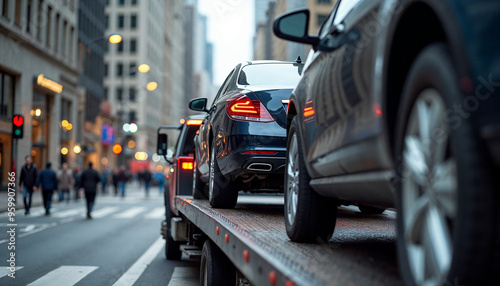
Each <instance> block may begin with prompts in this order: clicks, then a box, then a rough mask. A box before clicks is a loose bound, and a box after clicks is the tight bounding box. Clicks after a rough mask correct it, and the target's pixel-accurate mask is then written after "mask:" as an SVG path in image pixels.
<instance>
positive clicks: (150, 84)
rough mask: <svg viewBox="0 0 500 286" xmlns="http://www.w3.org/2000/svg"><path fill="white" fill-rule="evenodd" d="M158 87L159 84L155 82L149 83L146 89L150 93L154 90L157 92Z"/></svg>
mask: <svg viewBox="0 0 500 286" xmlns="http://www.w3.org/2000/svg"><path fill="white" fill-rule="evenodd" d="M157 87H158V84H157V83H156V82H154V81H152V82H149V83H148V84H147V85H146V89H147V90H148V91H153V90H155V89H156V88H157Z"/></svg>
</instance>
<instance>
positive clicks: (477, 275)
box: [274, 0, 500, 285]
mask: <svg viewBox="0 0 500 286" xmlns="http://www.w3.org/2000/svg"><path fill="white" fill-rule="evenodd" d="M308 23H309V11H308V10H297V11H293V12H290V13H288V14H285V15H282V16H280V17H278V18H277V19H276V20H275V22H274V31H275V34H276V35H277V36H278V37H281V38H283V39H288V40H291V41H295V42H300V43H306V44H310V45H312V48H313V49H312V51H311V52H310V54H309V57H308V59H307V60H306V63H305V66H304V73H303V77H302V79H301V81H300V83H299V84H298V86H297V87H296V89H295V90H294V92H293V93H292V95H291V97H290V102H289V106H288V115H287V134H288V143H287V144H288V147H287V168H286V169H287V174H286V175H285V224H286V230H287V234H288V236H289V237H290V238H291V239H292V240H294V241H328V239H329V237H331V235H332V233H333V231H334V228H335V221H336V206H337V205H338V204H339V203H351V204H358V205H361V206H363V207H364V208H365V210H368V211H370V209H371V210H372V211H373V212H376V211H377V209H383V208H388V207H396V209H397V231H398V235H397V246H398V255H399V263H400V270H401V273H402V276H403V278H404V279H405V282H406V284H408V285H500V282H499V280H500V275H498V270H499V269H500V191H499V187H500V184H499V173H500V172H499V166H500V37H498V35H500V1H493V0H490V1H487V0H482V1H481V0H480V1H469V0H456V1H451V0H448V1H446V0H436V1H434V0H411V1H409V0H408V1H406V0H404V1H394V0H387V1H386V0H373V1H372V0H339V1H337V4H336V6H335V8H334V9H333V11H332V12H331V14H330V16H329V17H328V18H327V19H326V21H325V22H324V24H323V26H322V27H321V29H320V31H319V34H318V35H308Z"/></svg>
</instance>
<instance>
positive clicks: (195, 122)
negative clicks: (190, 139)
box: [186, 119, 203, 126]
mask: <svg viewBox="0 0 500 286" xmlns="http://www.w3.org/2000/svg"><path fill="white" fill-rule="evenodd" d="M202 122H203V119H189V120H188V121H187V122H186V125H187V126H200V125H201V123H202Z"/></svg>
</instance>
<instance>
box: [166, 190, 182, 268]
mask: <svg viewBox="0 0 500 286" xmlns="http://www.w3.org/2000/svg"><path fill="white" fill-rule="evenodd" d="M167 197H168V195H167ZM165 212H166V222H167V238H166V239H165V257H166V258H167V260H180V259H181V256H182V251H181V249H180V246H181V242H180V241H174V240H173V239H172V234H171V233H170V229H171V226H170V224H171V220H172V218H173V217H175V215H174V213H173V212H172V211H171V210H170V204H169V203H168V201H167V202H166V205H165Z"/></svg>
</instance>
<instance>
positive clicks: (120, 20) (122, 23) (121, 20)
mask: <svg viewBox="0 0 500 286" xmlns="http://www.w3.org/2000/svg"><path fill="white" fill-rule="evenodd" d="M123 27H125V16H123V14H120V15H118V28H119V29H123Z"/></svg>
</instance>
